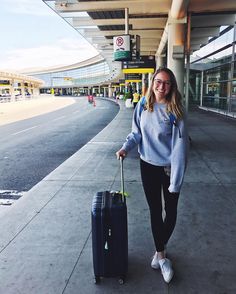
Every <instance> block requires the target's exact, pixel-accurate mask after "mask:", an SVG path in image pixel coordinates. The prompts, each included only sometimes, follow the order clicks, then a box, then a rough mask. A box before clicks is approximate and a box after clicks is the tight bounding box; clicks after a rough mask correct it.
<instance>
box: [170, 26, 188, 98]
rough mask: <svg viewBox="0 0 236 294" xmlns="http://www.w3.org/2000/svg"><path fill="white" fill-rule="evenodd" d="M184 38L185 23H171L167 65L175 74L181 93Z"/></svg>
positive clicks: (182, 86) (182, 85) (182, 87)
mask: <svg viewBox="0 0 236 294" xmlns="http://www.w3.org/2000/svg"><path fill="white" fill-rule="evenodd" d="M184 38H185V26H184V24H183V23H170V24H169V29H168V55H167V66H168V68H170V69H171V70H172V71H173V73H174V74H175V77H176V80H177V85H178V88H179V91H180V93H181V95H182V96H183V95H184V51H183V50H184Z"/></svg>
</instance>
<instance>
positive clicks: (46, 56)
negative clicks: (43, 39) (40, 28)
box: [1, 38, 98, 72]
mask: <svg viewBox="0 0 236 294" xmlns="http://www.w3.org/2000/svg"><path fill="white" fill-rule="evenodd" d="M88 48H89V49H88ZM97 54H98V52H97V51H96V49H94V48H93V47H92V46H91V48H90V46H89V45H87V44H86V43H81V40H75V39H66V38H64V39H61V40H58V41H57V42H56V43H54V44H53V45H42V46H39V47H34V48H27V49H26V48H18V49H13V50H11V51H8V53H7V55H6V58H5V59H4V60H3V61H2V62H1V70H6V71H19V72H20V71H22V70H25V69H30V68H36V67H37V68H39V67H40V68H47V67H52V66H53V67H54V66H61V65H70V64H73V63H77V62H80V61H83V60H86V59H88V58H91V57H93V56H95V55H97Z"/></svg>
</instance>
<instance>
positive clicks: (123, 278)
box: [118, 276, 125, 285]
mask: <svg viewBox="0 0 236 294" xmlns="http://www.w3.org/2000/svg"><path fill="white" fill-rule="evenodd" d="M118 282H119V284H120V285H123V284H124V283H125V276H122V277H120V278H119V280H118Z"/></svg>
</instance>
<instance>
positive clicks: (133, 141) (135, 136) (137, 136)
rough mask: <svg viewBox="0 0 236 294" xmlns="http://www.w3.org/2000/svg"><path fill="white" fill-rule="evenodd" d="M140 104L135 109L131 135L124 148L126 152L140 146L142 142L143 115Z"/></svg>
mask: <svg viewBox="0 0 236 294" xmlns="http://www.w3.org/2000/svg"><path fill="white" fill-rule="evenodd" d="M140 107H141V105H140V102H139V103H138V104H137V106H136V107H135V110H134V113H133V119H132V130H131V133H129V135H128V136H127V138H126V141H125V143H124V144H123V146H122V149H124V150H125V151H126V152H129V151H130V150H131V149H133V148H134V147H135V146H136V145H138V144H139V143H140V141H141V130H140V117H141V115H142V113H140V112H141V109H140Z"/></svg>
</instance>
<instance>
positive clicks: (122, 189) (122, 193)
mask: <svg viewBox="0 0 236 294" xmlns="http://www.w3.org/2000/svg"><path fill="white" fill-rule="evenodd" d="M123 160H124V159H123V157H122V156H121V157H120V183H121V195H122V201H123V202H124V201H125V182H124V167H123Z"/></svg>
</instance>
